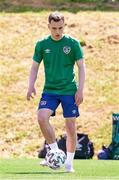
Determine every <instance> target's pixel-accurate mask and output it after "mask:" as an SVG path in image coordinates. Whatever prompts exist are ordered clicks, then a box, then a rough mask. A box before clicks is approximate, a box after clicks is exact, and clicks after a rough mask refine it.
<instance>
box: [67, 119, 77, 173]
mask: <svg viewBox="0 0 119 180" xmlns="http://www.w3.org/2000/svg"><path fill="white" fill-rule="evenodd" d="M75 121H76V118H66V120H65V125H66V134H67V140H66V148H67V159H66V162H65V167H66V171H67V172H74V169H73V160H74V155H75V150H76V139H77V133H76V123H75Z"/></svg>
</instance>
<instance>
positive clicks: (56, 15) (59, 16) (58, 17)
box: [48, 11, 64, 23]
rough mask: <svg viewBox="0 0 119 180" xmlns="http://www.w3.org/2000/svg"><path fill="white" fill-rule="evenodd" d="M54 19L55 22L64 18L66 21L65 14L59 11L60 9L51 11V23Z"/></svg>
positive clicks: (49, 19) (49, 18) (49, 20)
mask: <svg viewBox="0 0 119 180" xmlns="http://www.w3.org/2000/svg"><path fill="white" fill-rule="evenodd" d="M52 20H53V21H55V22H58V21H60V20H62V21H63V22H64V16H63V15H62V14H61V13H59V12H58V11H55V12H53V13H51V14H50V15H49V17H48V22H49V23H51V21H52Z"/></svg>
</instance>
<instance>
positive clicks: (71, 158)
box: [65, 152, 75, 165]
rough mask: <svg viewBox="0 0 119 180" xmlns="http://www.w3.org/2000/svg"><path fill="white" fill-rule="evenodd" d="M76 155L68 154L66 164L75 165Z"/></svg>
mask: <svg viewBox="0 0 119 180" xmlns="http://www.w3.org/2000/svg"><path fill="white" fill-rule="evenodd" d="M74 155H75V153H71V152H67V159H66V161H65V164H71V165H73V159H74Z"/></svg>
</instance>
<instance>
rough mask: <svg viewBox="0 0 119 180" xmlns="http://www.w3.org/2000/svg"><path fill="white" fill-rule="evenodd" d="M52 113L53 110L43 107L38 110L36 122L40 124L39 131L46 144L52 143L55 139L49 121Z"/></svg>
mask: <svg viewBox="0 0 119 180" xmlns="http://www.w3.org/2000/svg"><path fill="white" fill-rule="evenodd" d="M52 113H53V111H52V110H50V109H45V108H44V109H39V110H38V123H39V125H40V129H41V132H42V134H43V136H44V138H45V139H46V141H47V143H48V144H52V143H54V142H55V141H56V138H55V132H54V129H53V127H52V126H51V124H50V121H49V119H50V116H51V115H52Z"/></svg>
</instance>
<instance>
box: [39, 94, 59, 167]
mask: <svg viewBox="0 0 119 180" xmlns="http://www.w3.org/2000/svg"><path fill="white" fill-rule="evenodd" d="M59 103H60V102H59V101H58V100H57V98H56V97H55V96H54V95H51V94H42V98H41V100H40V103H39V107H38V123H39V126H40V129H41V132H42V134H43V136H44V138H45V140H46V142H47V143H48V144H49V146H50V149H55V150H56V149H58V145H57V142H56V138H55V132H54V129H53V127H52V125H51V124H50V116H54V115H55V110H56V108H57V106H58V105H59ZM44 163H45V162H43V164H44ZM43 164H42V162H41V165H43ZM44 165H45V164H44Z"/></svg>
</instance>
